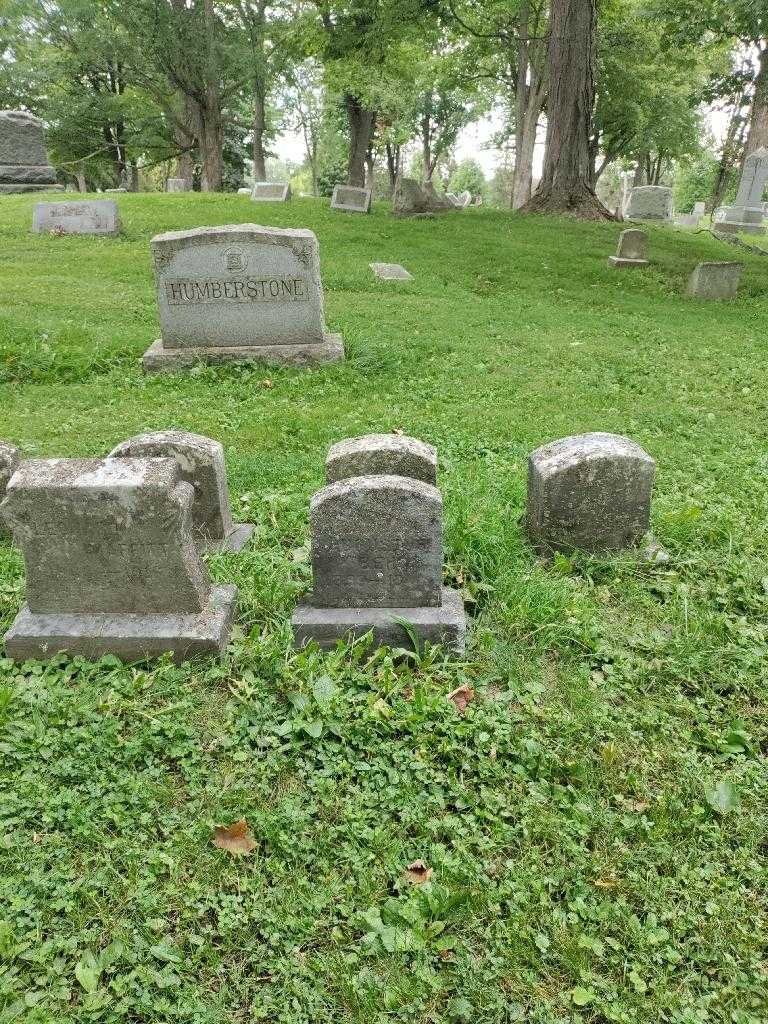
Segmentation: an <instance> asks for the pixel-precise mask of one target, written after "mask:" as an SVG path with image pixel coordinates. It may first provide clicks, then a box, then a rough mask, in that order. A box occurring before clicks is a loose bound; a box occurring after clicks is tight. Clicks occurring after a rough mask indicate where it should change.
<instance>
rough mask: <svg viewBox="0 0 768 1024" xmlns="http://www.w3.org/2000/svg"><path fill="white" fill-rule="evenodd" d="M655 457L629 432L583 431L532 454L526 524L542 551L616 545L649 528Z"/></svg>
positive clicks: (614, 547)
mask: <svg viewBox="0 0 768 1024" xmlns="http://www.w3.org/2000/svg"><path fill="white" fill-rule="evenodd" d="M655 473H656V463H655V462H654V460H653V459H652V458H651V456H650V455H649V454H648V453H647V452H646V451H645V450H644V449H643V448H641V447H640V445H639V444H636V443H635V442H634V441H631V440H630V439H629V438H627V437H621V436H619V435H617V434H603V433H593V434H581V435H579V436H577V437H566V438H563V439H562V440H560V441H553V442H552V443H551V444H547V445H544V446H543V447H542V448H538V449H537V450H536V451H535V452H533V453H532V454H531V456H530V458H529V460H528V504H527V516H526V519H527V529H528V535H529V537H530V539H531V541H532V543H533V544H534V546H535V547H537V548H539V549H540V550H542V551H544V552H548V551H552V550H569V549H571V548H580V549H582V550H584V551H593V552H600V551H618V550H620V549H622V548H629V547H633V546H634V545H636V544H637V543H638V542H639V541H640V540H641V538H642V537H643V535H644V534H646V533H647V532H648V526H649V519H650V510H651V492H652V490H653V479H654V476H655Z"/></svg>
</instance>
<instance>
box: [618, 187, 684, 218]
mask: <svg viewBox="0 0 768 1024" xmlns="http://www.w3.org/2000/svg"><path fill="white" fill-rule="evenodd" d="M673 216H674V208H673V203H672V189H671V188H667V187H666V186H665V185H639V186H638V187H637V188H633V189H632V191H631V192H630V193H629V198H628V199H627V208H626V210H625V211H624V217H625V218H626V220H650V221H653V220H655V221H660V222H661V223H663V224H671V223H672V220H673Z"/></svg>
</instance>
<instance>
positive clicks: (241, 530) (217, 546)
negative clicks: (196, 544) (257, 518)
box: [203, 523, 256, 554]
mask: <svg viewBox="0 0 768 1024" xmlns="http://www.w3.org/2000/svg"><path fill="white" fill-rule="evenodd" d="M255 529H256V527H255V526H253V525H252V524H251V523H235V528H234V530H232V532H231V533H228V534H227V536H226V537H224V538H223V539H221V538H219V539H218V540H210V541H207V542H206V543H205V544H203V550H204V551H208V552H210V553H211V554H217V553H219V552H224V551H229V552H233V553H235V554H236V553H237V552H238V551H242V550H243V548H244V547H245V545H246V544H247V543H248V541H249V540H250V539H251V537H252V536H253V531H254V530H255Z"/></svg>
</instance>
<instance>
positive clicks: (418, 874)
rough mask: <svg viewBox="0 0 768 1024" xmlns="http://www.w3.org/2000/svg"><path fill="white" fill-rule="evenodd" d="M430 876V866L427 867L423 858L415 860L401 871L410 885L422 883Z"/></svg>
mask: <svg viewBox="0 0 768 1024" xmlns="http://www.w3.org/2000/svg"><path fill="white" fill-rule="evenodd" d="M431 877H432V868H428V867H427V865H426V864H425V863H424V861H423V860H415V861H413V863H412V864H409V865H408V867H407V868H406V869H405V871H404V872H403V878H405V880H406V881H407V882H410V883H411V885H424V883H425V882H428V881H429V880H430V878H431Z"/></svg>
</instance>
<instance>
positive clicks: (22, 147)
mask: <svg viewBox="0 0 768 1024" xmlns="http://www.w3.org/2000/svg"><path fill="white" fill-rule="evenodd" d="M63 190H64V186H63V185H57V184H56V172H55V171H54V169H53V168H52V167H51V166H50V164H49V163H48V155H47V153H46V152H45V141H44V138H43V122H42V121H41V120H40V118H39V117H35V116H34V115H32V114H27V113H26V112H25V111H23V110H0V194H2V193H4V192H62V191H63Z"/></svg>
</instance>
